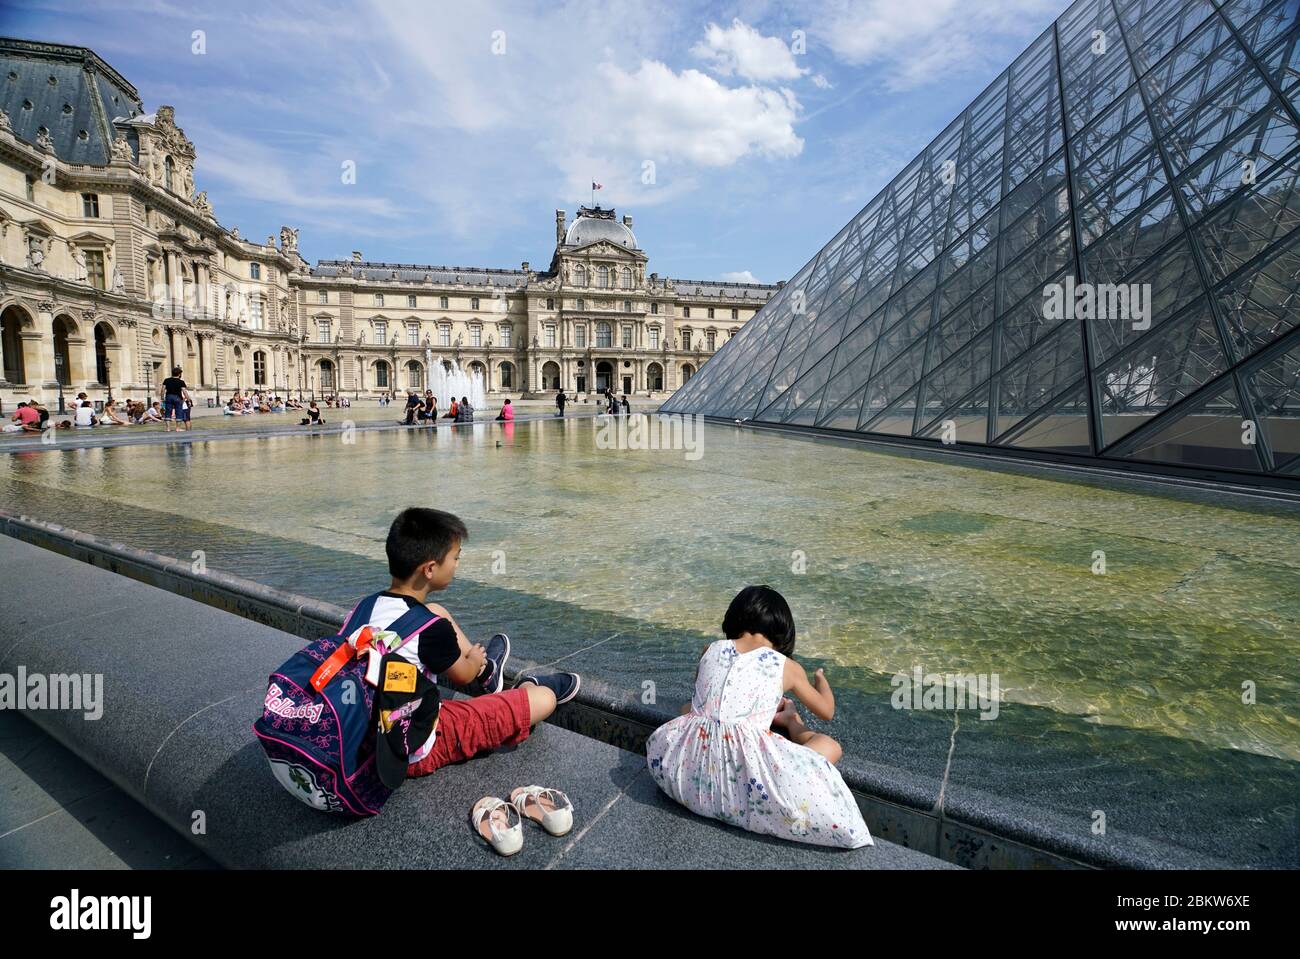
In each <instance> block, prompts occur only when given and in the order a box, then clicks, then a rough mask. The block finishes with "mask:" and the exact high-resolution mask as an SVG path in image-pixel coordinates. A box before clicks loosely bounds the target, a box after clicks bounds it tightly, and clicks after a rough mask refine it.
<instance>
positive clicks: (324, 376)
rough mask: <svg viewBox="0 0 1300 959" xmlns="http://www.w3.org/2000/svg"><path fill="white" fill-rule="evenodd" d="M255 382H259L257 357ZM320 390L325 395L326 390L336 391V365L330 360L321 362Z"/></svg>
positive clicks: (254, 365) (254, 362)
mask: <svg viewBox="0 0 1300 959" xmlns="http://www.w3.org/2000/svg"><path fill="white" fill-rule="evenodd" d="M253 381H254V382H256V381H257V356H256V355H254V357H253ZM320 388H321V392H322V393H323V392H324V391H325V390H333V389H334V364H333V363H332V362H330V361H329V360H321V361H320Z"/></svg>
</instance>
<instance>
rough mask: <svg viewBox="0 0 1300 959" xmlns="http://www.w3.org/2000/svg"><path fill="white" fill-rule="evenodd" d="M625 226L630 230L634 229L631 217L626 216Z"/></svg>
mask: <svg viewBox="0 0 1300 959" xmlns="http://www.w3.org/2000/svg"><path fill="white" fill-rule="evenodd" d="M623 225H624V226H625V227H627V228H628V229H629V230H630V229H632V218H631V217H630V216H627V215H624V216H623Z"/></svg>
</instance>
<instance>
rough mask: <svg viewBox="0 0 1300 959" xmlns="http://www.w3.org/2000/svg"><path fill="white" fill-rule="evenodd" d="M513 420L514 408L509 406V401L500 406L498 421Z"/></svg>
mask: <svg viewBox="0 0 1300 959" xmlns="http://www.w3.org/2000/svg"><path fill="white" fill-rule="evenodd" d="M514 418H515V408H514V407H513V406H511V405H510V400H508V399H507V400H506V401H505V402H504V403H502V404H501V412H500V413H498V414H497V419H499V420H513V419H514Z"/></svg>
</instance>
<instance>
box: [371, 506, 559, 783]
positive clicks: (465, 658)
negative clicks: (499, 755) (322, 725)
mask: <svg viewBox="0 0 1300 959" xmlns="http://www.w3.org/2000/svg"><path fill="white" fill-rule="evenodd" d="M468 535H469V533H468V531H467V530H466V528H465V524H464V523H463V522H461V521H460V519H458V518H457V517H455V516H453V515H452V514H451V513H445V512H443V511H442V510H436V509H423V508H419V507H410V508H409V509H405V510H403V511H402V512H401V513H399V514H398V515H397V518H396V519H395V520H393V525H392V526H391V527H390V528H389V530H388V540H387V542H386V543H385V544H384V551H385V552H386V553H387V555H388V571H389V573H390V574H391V575H392V584H391V585H390V586H389V588H388V589H386V590H384V591H383V592H382V593H379V594H377V595H376V596H374V597H373V604H371V603H370V599H371V598H370V597H368V598H367V599H366V600H363V601H362V603H361V605H360V606H358V611H363V612H364V611H365V609H366V607H369V611H368V613H367V617H366V619H365V620H360V619H358V621H357V622H351V621H349V623H348V625H347V627H346V629H347V630H348V632H351V631H352V630H354V629H356V628H358V627H360V626H362V625H366V624H367V623H368V624H369V625H370V626H372V627H374V628H376V629H383V628H386V627H387V626H389V625H390V624H392V623H393V622H395V621H396V620H397V619H398V618H399V617H401V616H402V615H403V614H404V613H406V611H407V610H408V609H411V608H416V609H418V608H420V606H421V605H425V606H427V608H428V609H429V611H430V612H432V613H434V614H436V615H437V616H439V617H441V618H440V619H438V620H437V621H436V622H434V623H433V625H431V626H429V627H428V628H426V629H425V630H424V632H422V633H420V635H419V636H417V637H416V638H414V639H412V640H411V641H410V642H408V643H406V645H404V646H402V647H401V648H400V649H399V650H398V651H397V653H396V655H400V656H401V657H402V658H403V659H405V660H407V661H408V662H409V663H410V664H411V665H413V666H415V667H416V668H419V669H422V671H423V673H424V675H425V676H426V677H427V678H429V679H434V678H435V677H441V678H442V679H443V680H444V681H446V682H448V683H449V684H451V685H454V686H457V687H459V688H462V689H463V690H464V691H465V692H467V693H469V694H470V695H471V696H474V697H476V698H474V699H472V700H469V701H460V702H458V701H450V702H441V697H440V696H439V694H438V689H437V686H436V685H434V686H433V688H432V689H431V690H430V691H429V692H427V693H426V694H425V695H424V702H423V703H422V704H421V706H420V708H419V716H420V721H419V723H418V727H419V728H418V729H412V730H411V732H412V734H413V738H410V739H406V738H405V737H400V740H405V743H406V745H405V747H404V748H405V749H406V750H407V751H406V755H405V757H404V758H405V760H406V775H407V776H427V775H428V774H429V773H431V772H433V771H434V770H435V769H438V768H440V767H442V766H445V765H447V764H448V763H454V762H460V761H462V760H465V759H469V758H471V757H472V756H475V755H477V754H478V753H481V752H486V751H489V750H492V749H496V748H498V747H500V746H513V745H516V744H518V743H521V742H523V741H524V740H525V739H527V738H528V735H529V733H530V732H531V728H532V727H533V726H535V725H537V724H538V723H539V722H541V721H542V720H543V719H545V718H546V717H547V716H549V715H550V714H551V713H552V712H554V711H555V707H556V706H557V705H558V704H560V703H567V702H568V701H569V700H571V699H573V697H574V696H576V695H577V694H578V688H579V686H580V685H581V682H582V681H581V679H580V678H579V676H578V675H577V673H555V674H553V675H539V676H521V677H520V678H519V680H518V681H517V682H516V683H515V687H514V688H513V689H510V690H507V691H505V692H502V687H503V686H504V684H505V664H506V660H507V659H508V658H509V656H510V639H509V637H507V636H506V635H505V634H504V633H498V634H497V635H495V636H493V637H492V638H491V639H490V640H489V641H488V644H487V646H486V647H484V646H482V645H476V644H472V643H470V641H469V640H468V639H466V638H465V634H464V633H463V632H461V629H460V627H459V626H457V625H456V621H455V620H453V619H452V618H451V614H450V613H448V612H447V610H446V609H444V608H443V607H441V606H439V605H438V604H436V603H426V602H425V601H426V599H427V598H428V595H429V593H431V592H437V591H439V590H443V589H446V588H447V587H448V586H450V585H451V581H452V578H453V577H454V576H455V575H456V567H457V566H458V565H459V564H460V549H461V544H462V543H463V542H464V541H465V539H466V538H467V537H468ZM430 700H432V702H430ZM426 730H427V736H426V734H425V731H426ZM390 742H392V740H390ZM399 748H403V747H399ZM384 758H385V759H387V757H384ZM383 764H384V763H381V765H383Z"/></svg>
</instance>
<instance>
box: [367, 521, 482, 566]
mask: <svg viewBox="0 0 1300 959" xmlns="http://www.w3.org/2000/svg"><path fill="white" fill-rule="evenodd" d="M468 538H469V531H468V530H467V529H466V528H465V524H464V523H463V522H461V520H460V518H459V517H457V516H453V515H452V514H451V513H446V512H443V511H442V510H440V509H425V508H423V507H419V506H412V507H410V508H408V509H404V510H402V511H401V512H400V513H398V514H397V518H396V519H395V520H393V525H392V526H390V527H389V528H388V540H387V542H385V543H384V552H385V553H387V554H388V571H389V572H390V573H392V574H393V576H395V577H396V578H397V579H408V578H410V576H411V574H412V573H414V572H415V570H416V568H417V567H418V566H420V565H421V564H422V563H427V562H429V560H433V561H434V562H435V563H441V562H442V561H443V560H444V559H446V558H447V554H448V553H449V552H451V550H452V548H453V547H454V546H456V544H458V543H461V542H463V541H464V540H466V539H468Z"/></svg>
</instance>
